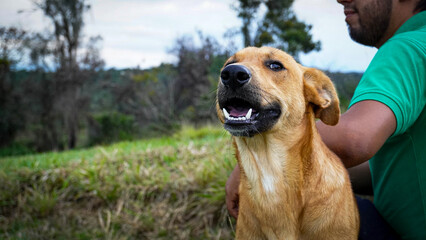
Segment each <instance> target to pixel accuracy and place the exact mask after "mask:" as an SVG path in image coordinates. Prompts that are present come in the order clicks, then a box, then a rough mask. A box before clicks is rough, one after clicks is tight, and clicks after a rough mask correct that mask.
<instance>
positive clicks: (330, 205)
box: [217, 47, 359, 240]
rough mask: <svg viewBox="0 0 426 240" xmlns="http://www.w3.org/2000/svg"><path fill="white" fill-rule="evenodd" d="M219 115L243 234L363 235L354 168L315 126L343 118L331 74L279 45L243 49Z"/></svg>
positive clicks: (232, 66)
mask: <svg viewBox="0 0 426 240" xmlns="http://www.w3.org/2000/svg"><path fill="white" fill-rule="evenodd" d="M217 112H218V116H219V119H220V120H221V122H222V123H223V124H224V127H225V129H226V130H227V131H229V132H230V133H231V134H232V135H233V142H234V146H235V149H236V157H237V160H238V164H239V166H240V171H241V180H240V186H239V195H240V203H239V216H238V220H237V233H236V234H237V235H236V237H237V239H244V240H250V239H256V240H257V239H327V240H330V239H339V240H340V239H357V235H358V229H359V215H358V209H357V204H356V201H355V199H354V195H353V193H352V189H351V184H350V181H349V177H348V174H347V171H346V169H345V167H344V166H343V164H342V163H341V161H340V160H339V158H338V157H337V156H336V155H335V154H334V153H333V152H331V151H330V150H329V149H328V148H327V147H326V145H325V144H324V143H323V142H322V140H321V137H320V135H319V134H318V132H317V129H316V126H315V117H317V118H319V119H321V120H322V121H323V122H324V123H326V124H329V125H335V124H337V122H338V121H339V116H340V109H339V100H338V98H337V94H336V91H335V89H334V86H333V84H332V82H331V81H330V79H329V78H328V77H327V76H326V75H325V74H324V73H322V72H321V71H319V70H316V69H312V68H305V67H303V66H301V65H299V64H298V63H297V62H296V61H295V60H294V59H293V58H292V57H291V56H289V55H288V54H286V53H284V52H283V51H280V50H278V49H274V48H269V47H262V48H254V47H250V48H246V49H243V50H241V51H240V52H238V53H236V54H235V55H234V56H232V57H231V58H230V59H229V60H228V61H227V62H226V63H225V66H224V68H223V69H222V72H221V79H220V82H219V87H218V91H217Z"/></svg>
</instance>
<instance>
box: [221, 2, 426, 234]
mask: <svg viewBox="0 0 426 240" xmlns="http://www.w3.org/2000/svg"><path fill="white" fill-rule="evenodd" d="M337 2H338V3H340V4H342V5H343V6H344V14H345V15H346V23H347V24H348V29H349V34H350V36H351V38H352V39H353V40H354V41H357V42H359V43H361V44H364V45H368V46H374V47H376V48H378V49H379V50H378V52H377V53H376V55H375V57H374V59H373V60H372V62H371V63H370V65H369V67H368V68H367V70H366V72H365V73H364V75H363V77H362V79H361V81H360V83H359V85H358V87H357V89H356V91H355V94H354V97H353V98H352V100H351V104H350V108H349V110H348V111H347V112H346V113H345V114H343V115H342V116H341V119H340V122H339V124H338V125H336V126H333V127H331V126H327V125H325V124H323V123H321V122H317V127H318V131H319V132H320V134H321V137H322V138H323V140H324V142H325V143H326V144H327V146H328V147H329V148H330V149H331V150H333V151H334V152H335V153H336V154H337V155H338V156H339V157H340V158H341V160H342V162H343V163H344V164H345V166H346V167H348V168H351V167H353V168H352V169H349V172H350V175H351V179H352V180H353V182H352V184H353V187H354V189H355V190H357V189H362V188H363V187H365V186H367V187H368V185H371V183H372V187H373V189H374V206H375V208H374V207H373V206H369V205H368V203H365V201H366V200H364V201H363V200H360V199H358V204H359V209H360V215H361V231H360V238H361V239H367V238H371V239H391V238H398V236H397V235H399V237H401V238H403V239H426V108H425V105H426V11H425V10H426V0H337ZM368 160H370V161H368ZM368 163H370V166H369V165H368ZM354 166H356V167H354ZM369 170H371V178H370V173H369ZM366 183H367V184H366ZM238 184H239V168H238V166H236V167H235V169H234V171H233V172H232V173H231V176H230V177H229V179H228V181H227V184H226V204H227V207H228V211H229V212H230V214H231V215H232V216H234V217H237V215H238ZM376 209H377V210H376ZM377 212H378V213H377ZM382 216H383V218H384V220H382ZM381 221H382V222H381ZM387 224H389V225H390V226H391V228H388V225H387ZM392 229H393V230H395V231H396V232H397V235H395V234H394V233H393V230H392Z"/></svg>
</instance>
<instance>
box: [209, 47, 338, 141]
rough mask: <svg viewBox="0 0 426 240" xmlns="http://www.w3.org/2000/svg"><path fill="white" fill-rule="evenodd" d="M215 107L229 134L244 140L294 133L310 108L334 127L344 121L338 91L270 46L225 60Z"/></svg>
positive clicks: (323, 77)
mask: <svg viewBox="0 0 426 240" xmlns="http://www.w3.org/2000/svg"><path fill="white" fill-rule="evenodd" d="M216 108H217V113H218V116H219V119H220V121H221V122H222V123H223V124H224V127H225V129H226V130H228V131H229V132H230V133H231V134H232V135H234V136H245V137H252V136H254V135H255V134H257V133H263V132H268V131H273V130H274V129H275V128H277V129H279V128H283V127H284V128H293V127H295V126H297V125H298V124H300V123H301V121H302V120H303V119H304V117H305V116H306V113H308V112H309V111H310V110H309V109H312V111H313V112H314V114H315V117H317V118H319V119H321V120H322V121H323V122H324V123H326V124H329V125H335V124H337V122H338V121H339V116H340V109H339V99H338V97H337V94H336V90H335V89H334V86H333V84H332V82H331V80H330V79H329V78H328V77H327V76H326V75H325V74H324V73H322V72H321V71H319V70H316V69H313V68H306V67H303V66H301V65H300V64H298V63H297V62H296V61H295V60H294V59H293V58H292V57H291V56H290V55H288V54H287V53H285V52H283V51H281V50H278V49H275V48H270V47H262V48H254V47H249V48H245V49H243V50H241V51H239V52H237V53H236V54H235V55H234V56H232V57H231V58H229V59H228V60H227V61H226V63H225V65H224V67H223V68H222V71H221V74H220V80H219V86H218V90H217V104H216ZM312 117H313V116H312Z"/></svg>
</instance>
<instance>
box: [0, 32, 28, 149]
mask: <svg viewBox="0 0 426 240" xmlns="http://www.w3.org/2000/svg"><path fill="white" fill-rule="evenodd" d="M25 38H26V32H25V31H23V30H20V29H17V28H14V27H10V28H6V27H0V146H2V145H6V144H9V143H10V142H11V141H12V140H13V139H14V137H15V134H16V133H17V131H18V129H19V128H20V127H22V125H23V124H24V123H23V122H24V120H23V116H22V115H23V113H22V111H20V109H21V108H20V107H21V104H20V103H21V97H20V96H19V95H18V94H17V93H16V92H17V91H16V86H15V85H14V84H13V83H12V81H11V76H10V74H11V72H10V71H11V68H13V67H14V66H15V65H16V64H17V63H18V62H19V61H20V60H21V57H20V56H21V55H22V51H23V46H24V41H25Z"/></svg>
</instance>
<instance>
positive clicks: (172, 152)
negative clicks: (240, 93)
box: [0, 127, 235, 239]
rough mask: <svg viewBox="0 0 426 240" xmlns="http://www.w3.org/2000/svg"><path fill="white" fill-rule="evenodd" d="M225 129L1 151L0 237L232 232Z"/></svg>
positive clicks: (220, 235) (215, 235)
mask: <svg viewBox="0 0 426 240" xmlns="http://www.w3.org/2000/svg"><path fill="white" fill-rule="evenodd" d="M234 165H235V159H234V156H233V150H232V148H231V141H230V137H229V135H228V134H227V133H226V132H225V131H224V130H222V129H221V128H218V127H205V128H201V129H194V128H191V127H184V128H183V129H182V130H181V131H180V132H178V133H176V134H175V135H174V136H172V137H167V138H156V139H150V140H141V141H134V142H121V143H117V144H113V145H109V146H99V147H94V148H91V149H86V150H75V151H68V152H61V153H45V154H36V155H29V156H23V157H9V158H0V182H1V183H2V184H0V239H232V238H233V231H232V227H233V226H232V225H233V224H234V223H229V220H228V217H227V211H226V207H225V204H224V203H225V193H224V186H225V182H226V179H227V177H228V175H229V173H230V171H231V170H232V168H233V166H234Z"/></svg>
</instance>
